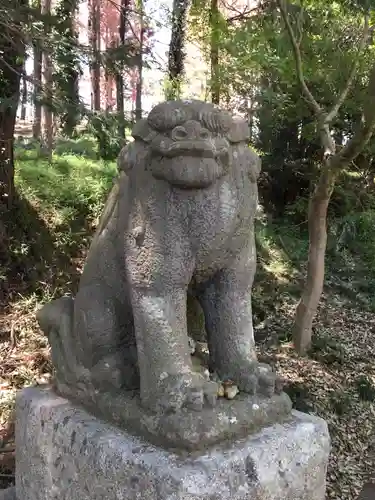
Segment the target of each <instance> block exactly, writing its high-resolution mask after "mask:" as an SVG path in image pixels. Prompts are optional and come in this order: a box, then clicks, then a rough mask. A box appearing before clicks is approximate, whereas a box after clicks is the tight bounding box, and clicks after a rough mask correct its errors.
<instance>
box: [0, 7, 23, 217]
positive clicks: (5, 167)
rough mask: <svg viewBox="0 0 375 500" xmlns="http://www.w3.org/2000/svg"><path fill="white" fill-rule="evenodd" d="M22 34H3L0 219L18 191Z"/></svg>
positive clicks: (0, 62)
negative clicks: (16, 133)
mask: <svg viewBox="0 0 375 500" xmlns="http://www.w3.org/2000/svg"><path fill="white" fill-rule="evenodd" d="M16 4H18V3H17V2H16ZM15 26H16V25H15ZM12 33H13V32H12ZM19 36H20V40H19V43H17V42H18V40H15V39H14V33H13V36H11V35H10V33H6V34H5V35H0V53H2V57H0V74H1V83H2V85H1V91H2V95H1V97H2V99H3V100H4V104H3V106H2V107H1V109H0V219H1V212H2V211H4V210H7V209H10V208H11V206H12V203H13V198H14V192H15V188H14V157H13V145H14V127H15V123H16V116H17V107H18V101H19V97H20V80H21V77H20V75H21V73H22V68H23V61H24V57H25V48H24V45H23V43H22V41H21V33H20V35H19Z"/></svg>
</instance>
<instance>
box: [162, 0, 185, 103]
mask: <svg viewBox="0 0 375 500" xmlns="http://www.w3.org/2000/svg"><path fill="white" fill-rule="evenodd" d="M189 4H190V0H173V12H172V34H171V41H170V44H169V54H168V80H169V85H168V88H167V92H166V98H167V99H179V97H180V95H181V85H182V77H183V75H184V62H185V56H186V54H185V51H184V48H185V34H186V23H187V14H188V10H189Z"/></svg>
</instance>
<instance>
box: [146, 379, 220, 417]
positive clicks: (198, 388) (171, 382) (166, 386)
mask: <svg viewBox="0 0 375 500" xmlns="http://www.w3.org/2000/svg"><path fill="white" fill-rule="evenodd" d="M217 393H218V384H217V383H216V382H211V381H207V380H205V379H204V378H203V377H202V376H201V375H199V374H196V373H192V374H190V373H186V374H178V375H167V376H166V377H165V378H163V379H162V380H161V381H160V383H159V384H158V390H157V394H154V398H155V397H156V396H157V395H158V397H157V400H155V405H153V406H156V408H157V410H158V411H161V412H163V413H167V412H177V411H178V410H180V409H181V408H184V407H186V408H189V409H192V410H195V411H200V410H202V409H203V407H204V406H205V404H207V405H209V406H211V407H212V406H215V404H216V399H217Z"/></svg>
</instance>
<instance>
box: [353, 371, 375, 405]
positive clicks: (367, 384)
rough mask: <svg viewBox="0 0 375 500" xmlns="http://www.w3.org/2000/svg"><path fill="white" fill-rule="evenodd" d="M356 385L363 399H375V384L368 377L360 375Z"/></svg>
mask: <svg viewBox="0 0 375 500" xmlns="http://www.w3.org/2000/svg"><path fill="white" fill-rule="evenodd" d="M355 386H356V389H357V391H358V395H359V397H360V399H362V401H375V386H374V384H373V382H372V381H371V380H370V379H369V378H368V377H366V376H365V375H360V376H359V377H358V378H357V379H356V381H355Z"/></svg>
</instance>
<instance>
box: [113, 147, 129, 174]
mask: <svg viewBox="0 0 375 500" xmlns="http://www.w3.org/2000/svg"><path fill="white" fill-rule="evenodd" d="M131 146H132V143H130V144H127V145H126V146H124V147H123V148H122V149H121V151H120V153H119V155H118V157H117V170H118V171H119V172H120V173H121V172H125V173H126V174H127V173H128V172H130V170H131V169H132V168H133V162H132V161H131V154H130V151H129V150H130V149H131Z"/></svg>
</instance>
